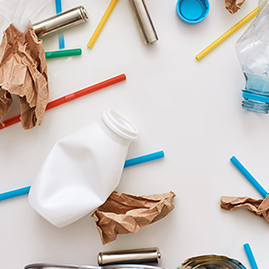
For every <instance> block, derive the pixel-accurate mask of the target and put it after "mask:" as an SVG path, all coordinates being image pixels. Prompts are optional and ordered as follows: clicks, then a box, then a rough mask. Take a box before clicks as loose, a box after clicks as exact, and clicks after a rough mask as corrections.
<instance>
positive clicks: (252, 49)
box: [236, 0, 269, 114]
mask: <svg viewBox="0 0 269 269" xmlns="http://www.w3.org/2000/svg"><path fill="white" fill-rule="evenodd" d="M236 53H237V56H238V59H239V61H240V64H241V67H242V70H243V72H244V75H245V79H246V86H245V90H243V98H244V100H243V103H242V107H243V108H244V109H246V110H250V111H254V112H258V113H263V114H267V113H268V110H269V0H259V9H258V14H257V17H256V18H255V20H254V21H253V23H252V24H251V25H250V26H249V27H248V29H247V30H246V31H245V32H244V33H243V35H242V36H241V37H240V38H239V40H238V41H237V43H236Z"/></svg>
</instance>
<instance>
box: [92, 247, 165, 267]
mask: <svg viewBox="0 0 269 269" xmlns="http://www.w3.org/2000/svg"><path fill="white" fill-rule="evenodd" d="M160 258H161V253H160V251H159V249H158V248H143V249H132V250H123V251H111V252H100V253H99V254H98V258H97V260H98V264H99V265H100V266H103V265H111V264H124V263H125V264H143V263H158V261H159V259H160Z"/></svg>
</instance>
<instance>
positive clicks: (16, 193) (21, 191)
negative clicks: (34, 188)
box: [0, 186, 30, 201]
mask: <svg viewBox="0 0 269 269" xmlns="http://www.w3.org/2000/svg"><path fill="white" fill-rule="evenodd" d="M29 191H30V186H28V187H24V188H20V189H16V190H12V191H8V192H4V193H0V201H2V200H6V199H9V198H13V197H16V196H20V195H24V194H27V193H29Z"/></svg>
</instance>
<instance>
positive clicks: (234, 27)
mask: <svg viewBox="0 0 269 269" xmlns="http://www.w3.org/2000/svg"><path fill="white" fill-rule="evenodd" d="M257 11H258V8H255V9H254V10H253V11H252V12H250V13H249V14H248V15H247V16H246V17H244V18H243V19H242V20H241V21H239V22H238V23H237V24H235V25H234V26H233V27H232V28H230V29H229V30H228V31H227V32H225V33H224V34H223V35H222V36H220V37H219V38H218V39H216V40H215V41H214V42H213V43H211V44H210V45H209V46H208V47H207V48H205V49H204V50H203V51H201V52H200V53H199V54H197V55H196V56H195V58H196V59H197V60H198V61H200V60H201V59H202V58H203V57H204V56H206V55H207V54H208V53H209V52H210V51H211V50H213V49H214V48H216V47H217V46H218V45H219V44H220V43H221V42H223V41H224V40H225V39H226V38H228V37H229V36H230V35H232V34H233V33H234V32H235V31H237V30H238V29H239V28H240V27H241V26H243V25H244V24H246V23H247V22H248V21H250V20H251V19H252V18H254V17H255V16H256V14H257Z"/></svg>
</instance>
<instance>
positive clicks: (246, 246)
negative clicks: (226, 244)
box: [244, 243, 259, 269]
mask: <svg viewBox="0 0 269 269" xmlns="http://www.w3.org/2000/svg"><path fill="white" fill-rule="evenodd" d="M244 249H245V252H246V254H247V257H248V260H249V263H250V265H251V268H252V269H259V268H258V265H257V263H256V261H255V258H254V256H253V253H252V251H251V248H250V245H249V244H248V243H246V244H244Z"/></svg>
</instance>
